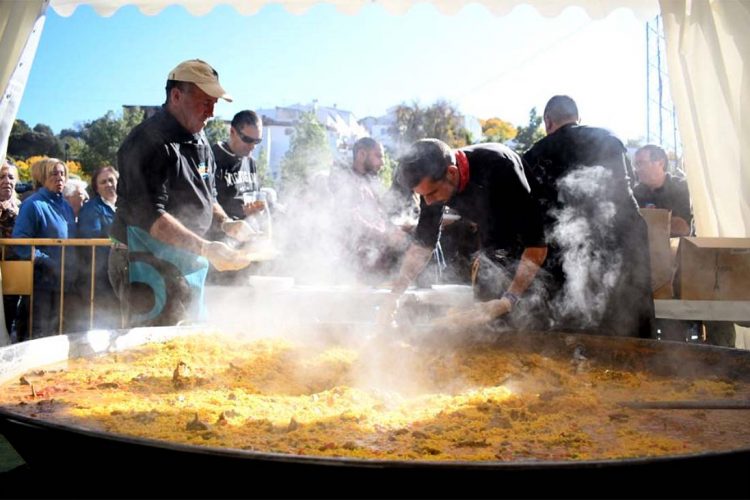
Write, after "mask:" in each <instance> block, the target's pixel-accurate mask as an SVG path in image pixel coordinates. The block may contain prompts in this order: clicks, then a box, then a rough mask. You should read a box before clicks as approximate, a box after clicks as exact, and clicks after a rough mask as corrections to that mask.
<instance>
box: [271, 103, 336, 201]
mask: <svg viewBox="0 0 750 500" xmlns="http://www.w3.org/2000/svg"><path fill="white" fill-rule="evenodd" d="M331 159H332V154H331V150H330V148H329V147H328V141H327V139H326V130H325V127H323V125H321V123H320V122H319V121H318V120H317V118H316V117H315V114H314V113H313V112H306V113H303V114H302V115H301V116H300V120H299V122H297V124H296V125H295V126H294V129H293V130H292V139H291V141H290V145H289V151H287V153H286V155H284V158H283V160H282V161H281V178H282V181H283V188H284V190H287V189H289V190H295V189H297V188H304V187H305V186H307V185H308V183H309V180H310V177H311V175H312V174H313V173H314V172H316V171H319V170H325V169H327V168H329V166H330V164H331Z"/></svg>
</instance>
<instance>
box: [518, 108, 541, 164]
mask: <svg viewBox="0 0 750 500" xmlns="http://www.w3.org/2000/svg"><path fill="white" fill-rule="evenodd" d="M543 137H544V130H543V129H542V117H541V116H539V115H538V114H537V112H536V107H534V108H531V111H529V123H528V125H526V126H525V127H524V126H519V127H518V134H516V137H515V142H516V146H515V148H514V149H515V150H516V152H518V154H523V153H525V152H526V151H528V150H529V149H531V146H533V145H534V143H535V142H536V141H538V140H539V139H541V138H543Z"/></svg>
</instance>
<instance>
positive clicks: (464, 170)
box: [456, 150, 469, 193]
mask: <svg viewBox="0 0 750 500" xmlns="http://www.w3.org/2000/svg"><path fill="white" fill-rule="evenodd" d="M456 163H457V164H458V192H459V193H460V192H461V191H463V190H464V189H466V185H467V184H468V183H469V159H468V158H467V157H466V153H464V152H463V151H461V150H456Z"/></svg>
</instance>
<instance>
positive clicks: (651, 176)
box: [633, 144, 693, 237]
mask: <svg viewBox="0 0 750 500" xmlns="http://www.w3.org/2000/svg"><path fill="white" fill-rule="evenodd" d="M668 165H669V159H668V158H667V153H666V151H664V150H663V149H662V148H660V147H659V146H657V145H655V144H647V145H645V146H642V147H640V148H638V150H637V151H636V152H635V161H634V162H633V166H635V174H636V176H638V184H636V186H635V187H634V188H633V195H634V196H635V199H636V201H637V202H638V206H639V207H641V208H664V209H667V210H670V211H671V212H672V218H671V219H670V224H669V227H670V231H669V232H670V236H672V237H678V236H690V235H691V234H693V229H692V224H693V211H692V208H691V207H690V192H689V191H688V185H687V180H685V178H684V177H675V176H673V175H672V174H670V173H669V172H667V166H668Z"/></svg>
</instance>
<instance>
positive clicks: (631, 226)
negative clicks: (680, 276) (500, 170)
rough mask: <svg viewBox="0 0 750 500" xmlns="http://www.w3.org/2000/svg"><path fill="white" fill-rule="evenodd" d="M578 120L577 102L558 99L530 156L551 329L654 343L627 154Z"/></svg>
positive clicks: (642, 232) (641, 229)
mask: <svg viewBox="0 0 750 500" xmlns="http://www.w3.org/2000/svg"><path fill="white" fill-rule="evenodd" d="M578 121H579V118H578V107H577V106H576V103H575V101H574V100H573V99H571V98H570V97H568V96H563V95H559V96H554V97H552V98H551V99H550V100H549V102H548V103H547V106H546V107H545V109H544V125H545V128H546V130H547V136H546V137H545V138H543V139H541V140H539V141H538V142H537V143H536V144H534V146H533V147H532V148H531V149H530V150H529V151H527V152H526V153H525V154H524V160H525V161H526V163H527V166H528V169H529V170H528V172H529V180H530V182H531V189H532V192H534V193H535V194H536V196H537V197H538V198H539V200H540V202H541V204H542V208H543V210H544V211H545V213H544V217H545V234H546V241H547V243H548V245H549V248H550V254H549V255H548V257H547V262H546V263H545V271H546V273H549V275H550V277H551V279H550V297H549V300H548V304H549V317H550V319H551V323H550V325H549V326H550V327H551V328H555V329H563V330H574V331H589V332H592V333H608V334H614V335H621V336H640V337H653V336H654V333H655V332H654V302H653V298H652V295H651V266H650V262H649V253H648V228H647V227H646V222H645V221H644V220H643V218H641V216H640V213H639V212H638V206H637V205H636V202H635V199H634V198H633V193H632V191H631V189H630V181H629V176H628V161H627V155H626V149H625V147H624V146H623V144H622V142H620V140H618V139H617V138H616V137H614V136H613V135H612V134H611V133H610V132H608V131H606V130H604V129H601V128H595V127H586V126H581V125H578Z"/></svg>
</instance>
